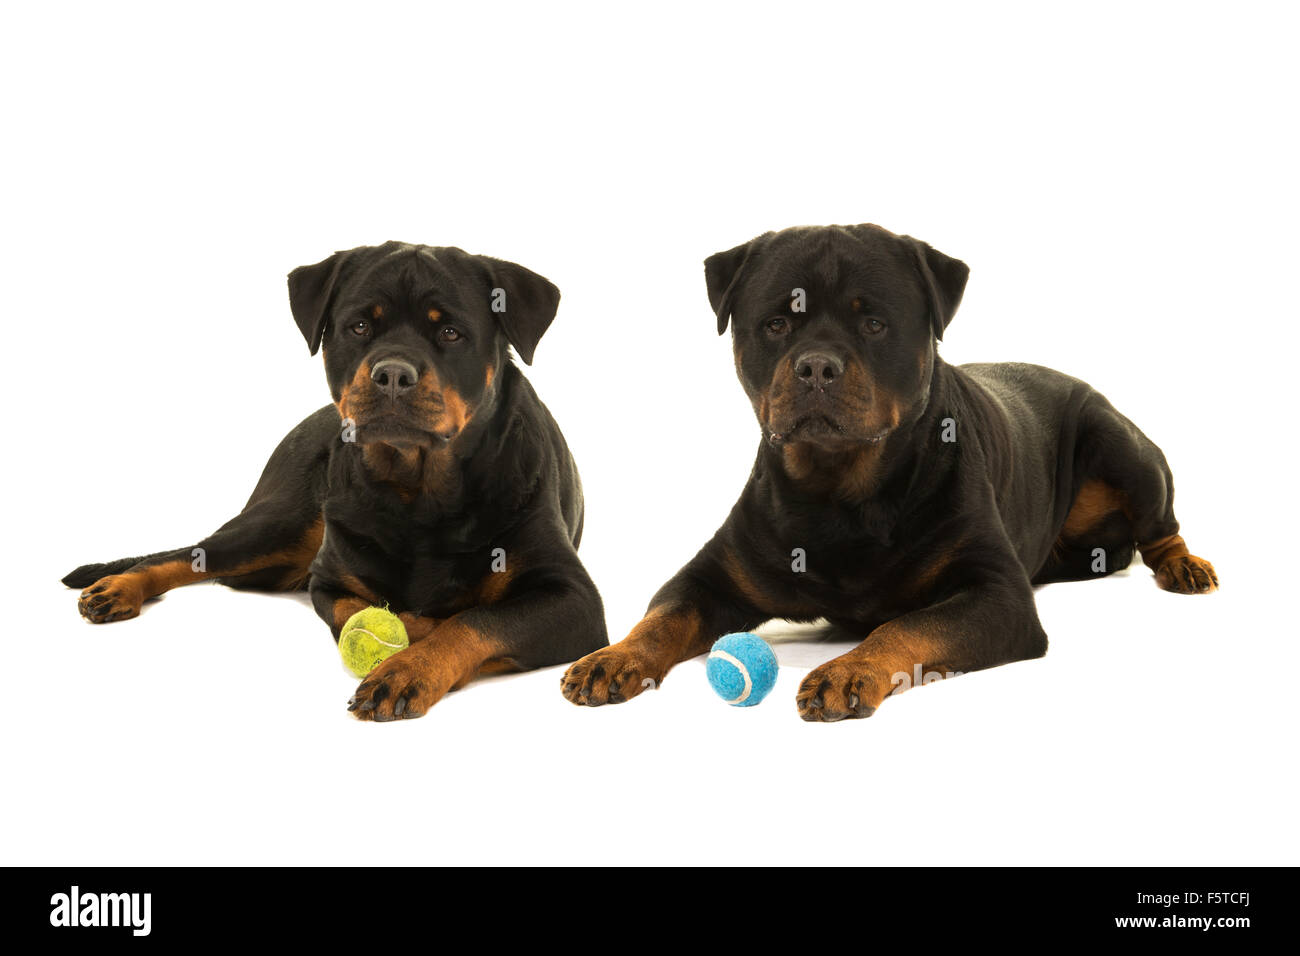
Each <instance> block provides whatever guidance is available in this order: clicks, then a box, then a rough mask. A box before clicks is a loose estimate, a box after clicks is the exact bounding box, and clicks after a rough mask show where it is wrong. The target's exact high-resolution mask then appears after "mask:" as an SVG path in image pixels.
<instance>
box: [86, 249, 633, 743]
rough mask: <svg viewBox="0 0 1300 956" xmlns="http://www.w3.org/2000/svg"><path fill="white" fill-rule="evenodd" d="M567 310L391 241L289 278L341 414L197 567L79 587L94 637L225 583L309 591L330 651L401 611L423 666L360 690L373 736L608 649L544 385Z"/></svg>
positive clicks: (278, 464) (311, 429) (494, 267)
mask: <svg viewBox="0 0 1300 956" xmlns="http://www.w3.org/2000/svg"><path fill="white" fill-rule="evenodd" d="M559 299H560V293H559V290H557V289H556V288H555V286H553V285H552V284H551V283H550V282H548V281H547V280H546V279H544V278H542V277H541V276H539V275H537V274H535V273H533V272H530V271H529V270H527V269H525V268H523V267H522V266H518V265H515V264H514V263H511V262H503V261H500V260H497V259H490V258H487V257H485V256H474V255H469V254H468V253H465V252H462V251H461V250H459V249H454V248H430V247H428V246H412V245H406V244H402V243H396V242H390V243H386V244H385V245H382V246H375V247H362V248H358V249H352V250H350V251H347V252H339V253H336V254H335V255H333V256H330V257H329V258H328V259H326V260H324V261H323V262H319V263H317V264H316V265H313V266H303V267H302V268H300V269H295V270H294V271H293V272H292V273H290V275H289V302H290V307H291V308H292V311H293V316H294V319H295V320H296V321H297V323H298V328H299V329H301V330H302V334H303V336H304V337H305V338H306V339H307V345H308V346H309V347H310V348H311V352H312V354H313V355H314V354H315V353H316V350H317V349H318V348H319V349H321V350H322V351H323V352H324V357H325V372H326V376H327V378H328V379H329V386H330V393H331V394H332V395H333V397H334V404H333V405H327V406H325V407H324V408H322V409H320V410H319V411H317V412H316V413H315V414H313V415H311V416H310V417H308V418H307V419H306V420H305V421H303V422H302V423H301V424H300V425H298V427H296V428H295V429H294V430H293V431H291V432H290V433H289V434H288V436H286V437H285V439H284V440H283V441H282V442H281V443H280V445H279V447H278V448H276V450H275V452H274V454H272V456H271V460H270V461H269V462H268V463H267V465H266V469H265V470H264V471H263V473H262V477H261V480H260V481H259V482H258V483H257V487H256V488H255V489H254V490H253V495H252V497H251V498H250V499H249V501H248V504H247V505H246V506H245V507H244V510H243V511H242V512H241V513H240V514H239V516H238V517H236V518H234V519H233V520H231V521H229V522H228V523H226V524H225V525H224V526H222V528H221V529H220V530H218V531H217V532H216V533H215V534H213V535H212V536H211V537H209V538H205V539H204V540H202V541H200V542H199V543H198V544H197V545H196V546H195V547H193V548H189V547H187V548H181V549H179V550H177V551H164V552H159V553H158V554H152V555H149V556H148V557H144V558H124V559H122V560H119V561H112V562H109V563H108V564H92V565H86V566H84V567H80V568H77V570H75V571H73V572H72V573H71V574H69V575H68V576H67V577H66V578H64V579H63V583H64V584H67V585H68V586H70V587H78V588H85V590H84V591H82V594H81V600H80V604H79V608H80V610H81V613H82V615H83V616H84V617H85V618H87V619H88V620H90V621H94V622H97V623H102V622H106V621H120V620H124V619H126V618H131V617H135V616H136V615H137V614H139V613H140V606H141V605H142V604H143V603H144V602H145V601H147V600H148V599H149V598H152V597H155V596H157V595H159V594H162V593H163V592H164V591H168V590H170V589H171V588H174V587H179V586H181V585H184V584H192V583H194V582H196V581H201V580H206V579H215V580H217V581H220V582H221V583H223V584H228V585H230V586H231V587H236V588H255V589H267V590H291V589H300V588H302V587H304V586H306V587H307V588H308V590H309V591H310V593H311V600H312V604H313V605H314V606H315V608H316V612H317V613H318V614H319V615H320V616H321V617H322V618H324V620H325V622H326V623H327V624H329V626H330V629H331V631H332V632H333V634H334V639H335V640H336V641H337V640H338V638H339V632H340V629H341V627H342V625H343V624H344V622H346V621H347V619H348V618H349V617H350V616H351V615H352V614H353V613H355V612H356V611H359V610H361V609H363V608H366V607H369V606H371V605H384V604H387V605H389V607H390V609H391V610H393V611H394V612H396V613H398V614H399V616H400V617H401V619H402V621H403V622H404V623H405V625H406V630H407V634H408V636H409V637H410V640H411V646H410V647H409V648H408V649H406V650H404V651H401V652H400V653H398V654H396V655H394V656H393V657H390V658H389V659H388V660H386V661H384V662H383V663H382V664H381V665H380V666H379V667H377V668H376V669H375V670H374V671H372V672H371V673H370V675H369V676H368V677H367V678H366V679H365V680H364V681H362V682H361V685H360V687H358V689H357V692H356V694H355V695H354V697H353V698H352V700H350V701H349V703H348V709H349V710H352V711H354V712H355V713H356V714H357V715H358V716H360V717H368V718H371V719H374V720H391V719H393V718H397V717H419V716H421V715H422V714H424V713H425V712H426V711H427V710H428V709H429V708H430V707H432V706H433V705H434V704H435V703H436V702H437V701H438V700H439V698H441V697H442V696H443V695H444V694H445V693H447V691H449V690H454V689H455V688H457V687H459V686H461V685H462V684H464V683H466V682H467V681H469V680H470V679H471V678H472V677H473V676H474V675H475V674H479V673H484V672H489V671H499V670H525V669H529V668H535V667H542V666H545V665H549V664H565V663H569V662H570V661H573V660H575V659H576V658H578V657H579V656H581V655H582V654H585V653H587V652H589V651H592V650H594V649H596V648H597V647H603V646H605V645H606V644H607V643H608V640H607V638H606V633H605V617H604V610H603V608H602V606H601V602H600V597H599V596H598V594H597V592H596V588H595V586H594V585H593V584H592V582H591V579H590V578H589V577H588V575H587V572H586V570H585V569H584V568H583V566H582V564H581V562H580V561H579V560H578V554H577V547H578V541H579V539H580V538H581V536H582V518H583V502H582V486H581V484H580V482H579V480H578V472H577V469H576V468H575V466H574V463H573V459H572V457H571V456H570V454H569V449H568V447H567V446H566V445H565V442H564V438H563V436H562V435H561V434H560V429H559V427H558V426H557V425H556V424H555V421H554V419H552V418H551V415H550V413H549V412H548V411H547V410H546V407H545V406H544V405H542V403H541V402H540V401H539V400H538V398H537V395H536V394H535V393H534V391H533V389H532V387H531V386H530V385H529V384H528V381H527V380H526V379H525V378H524V377H523V375H522V374H520V372H519V370H518V369H517V368H516V367H515V365H514V364H513V362H512V361H511V359H510V355H509V351H508V348H507V343H509V344H510V345H513V346H514V347H515V350H516V351H517V352H518V354H519V356H520V358H522V359H523V360H524V362H526V363H529V364H531V363H532V359H533V350H534V349H535V348H536V346H537V343H538V340H539V339H540V338H541V337H542V333H544V332H545V331H546V329H547V327H548V326H549V325H550V324H551V321H552V319H554V318H555V311H556V308H557V306H558V305H559Z"/></svg>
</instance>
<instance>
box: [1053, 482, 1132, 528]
mask: <svg viewBox="0 0 1300 956" xmlns="http://www.w3.org/2000/svg"><path fill="white" fill-rule="evenodd" d="M1123 511H1124V495H1123V494H1122V493H1121V492H1119V491H1116V490H1115V489H1114V488H1112V487H1111V486H1110V485H1108V484H1106V483H1105V482H1103V481H1099V480H1098V479H1096V478H1089V479H1088V480H1087V481H1085V482H1084V483H1083V485H1082V486H1081V487H1080V488H1079V492H1078V494H1076V495H1075V496H1074V503H1073V504H1071V505H1070V511H1069V513H1068V514H1067V515H1066V516H1065V524H1064V525H1062V526H1061V534H1060V537H1061V538H1077V537H1079V536H1081V535H1084V534H1086V533H1087V532H1089V531H1091V530H1092V529H1093V528H1095V527H1097V525H1098V524H1099V523H1100V522H1101V521H1102V519H1104V518H1106V517H1108V516H1110V515H1112V514H1115V513H1116V512H1121V513H1122V512H1123Z"/></svg>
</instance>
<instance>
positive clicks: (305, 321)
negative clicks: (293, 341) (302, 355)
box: [289, 251, 352, 355]
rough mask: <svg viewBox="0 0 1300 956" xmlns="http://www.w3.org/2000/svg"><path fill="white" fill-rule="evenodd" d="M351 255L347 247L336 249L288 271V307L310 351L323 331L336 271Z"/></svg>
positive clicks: (335, 283)
mask: <svg viewBox="0 0 1300 956" xmlns="http://www.w3.org/2000/svg"><path fill="white" fill-rule="evenodd" d="M351 255H352V252H351V251H347V252H336V253H334V255H332V256H330V257H329V258H328V259H322V260H321V261H320V262H318V263H316V264H315V265H314V266H299V267H298V268H297V269H294V270H293V271H292V272H290V273H289V308H290V310H291V311H292V312H293V320H294V321H295V322H297V323H298V329H299V331H301V332H302V337H303V338H304V339H306V340H307V348H309V349H311V354H312V355H315V354H316V350H317V349H319V348H320V343H321V339H322V338H323V337H324V335H325V322H326V320H327V319H328V317H329V307H330V300H331V299H332V298H333V296H334V288H335V286H336V285H337V284H338V278H339V272H340V271H341V270H342V269H343V263H344V262H346V261H347V260H348V259H349V258H350V257H351Z"/></svg>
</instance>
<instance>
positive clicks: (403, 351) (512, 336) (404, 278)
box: [289, 242, 560, 448]
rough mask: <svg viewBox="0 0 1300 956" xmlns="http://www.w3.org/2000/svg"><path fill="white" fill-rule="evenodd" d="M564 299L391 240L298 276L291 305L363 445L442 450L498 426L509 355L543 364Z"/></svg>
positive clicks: (506, 266)
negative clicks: (537, 358) (495, 414)
mask: <svg viewBox="0 0 1300 956" xmlns="http://www.w3.org/2000/svg"><path fill="white" fill-rule="evenodd" d="M559 301H560V292H559V290H558V289H556V287H555V286H554V285H552V284H551V283H550V282H548V281H547V280H546V279H544V278H542V277H541V276H539V275H537V274H536V273H534V272H530V271H529V270H528V269H525V268H524V267H523V266H519V265H515V264H514V263H513V262H504V261H502V260H500V259H491V258H488V257H487V256H475V255H470V254H469V253H467V252H464V251H462V250H460V249H456V248H454V247H431V246H415V245H408V244H406V243H400V242H387V243H384V244H383V245H382V246H361V247H358V248H356V249H350V250H347V251H345V252H336V253H335V254H334V255H332V256H330V257H329V258H328V259H325V260H323V261H321V262H318V263H316V264H315V265H310V266H302V267H300V268H297V269H294V270H293V272H291V273H289V305H290V308H291V309H292V311H293V317H294V319H295V321H296V322H297V323H298V328H299V329H300V330H301V331H302V334H303V337H304V338H305V339H306V340H307V345H308V347H309V348H310V349H311V352H312V354H313V355H315V354H316V350H317V349H318V348H319V349H321V350H322V351H323V352H324V355H325V373H326V376H327V377H328V379H329V387H330V394H331V395H332V396H333V397H334V402H335V404H336V405H337V406H338V408H339V414H340V416H341V417H342V418H343V419H344V420H348V419H350V420H351V421H352V422H353V423H354V424H355V426H356V440H357V441H358V442H359V443H362V444H369V443H383V444H390V445H397V446H431V447H435V448H436V447H439V446H443V445H446V444H448V443H450V442H452V441H454V440H455V438H456V436H457V435H459V434H461V433H462V432H464V431H465V429H466V427H467V426H468V425H469V424H470V422H471V420H473V419H475V418H476V417H481V418H486V417H488V416H490V414H491V409H492V406H493V404H494V402H495V401H496V398H497V392H498V389H497V388H496V384H497V381H498V375H499V373H500V371H501V369H502V368H503V366H504V365H505V364H506V363H507V362H509V361H510V356H509V352H508V349H507V346H508V345H513V346H514V348H515V351H516V352H517V353H518V354H519V357H520V358H522V359H523V360H524V362H525V363H527V364H532V360H533V351H534V349H536V347H537V343H538V341H539V340H540V339H541V337H542V334H543V333H544V332H545V331H546V329H547V327H548V326H549V325H550V324H551V320H552V319H554V318H555V312H556V309H557V307H558V306H559Z"/></svg>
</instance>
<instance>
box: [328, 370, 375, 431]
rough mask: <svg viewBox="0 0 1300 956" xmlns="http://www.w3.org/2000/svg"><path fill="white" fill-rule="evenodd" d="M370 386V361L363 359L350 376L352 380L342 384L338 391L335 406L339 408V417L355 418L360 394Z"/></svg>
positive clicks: (344, 418)
mask: <svg viewBox="0 0 1300 956" xmlns="http://www.w3.org/2000/svg"><path fill="white" fill-rule="evenodd" d="M369 387H370V361H369V360H368V359H363V360H362V361H361V364H360V365H358V366H357V371H356V374H355V375H353V376H352V381H350V382H348V383H347V384H346V385H344V386H343V389H342V391H341V392H340V393H339V400H338V401H337V402H335V403H334V404H335V406H336V407H337V408H338V410H339V419H340V420H346V419H349V418H350V419H352V420H353V421H354V422H355V421H356V420H357V415H356V413H357V403H358V400H359V399H360V397H361V395H362V394H363V393H364V392H365V390H366V389H367V388H369Z"/></svg>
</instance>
